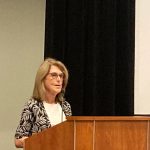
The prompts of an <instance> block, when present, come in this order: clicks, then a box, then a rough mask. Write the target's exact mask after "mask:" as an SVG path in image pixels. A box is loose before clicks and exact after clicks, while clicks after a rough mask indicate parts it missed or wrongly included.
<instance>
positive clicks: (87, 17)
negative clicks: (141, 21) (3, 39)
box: [44, 0, 135, 116]
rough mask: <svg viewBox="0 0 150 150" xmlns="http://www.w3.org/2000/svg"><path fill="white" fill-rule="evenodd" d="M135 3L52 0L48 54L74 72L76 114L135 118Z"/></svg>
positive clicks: (71, 98) (69, 95) (71, 97)
mask: <svg viewBox="0 0 150 150" xmlns="http://www.w3.org/2000/svg"><path fill="white" fill-rule="evenodd" d="M134 30H135V0H47V1H46V23H45V54H44V57H45V58H46V57H54V58H57V59H59V60H61V61H63V62H64V64H65V65H66V66H67V68H68V69H69V74H70V77H69V83H68V87H67V90H66V94H65V96H66V99H67V100H68V102H70V104H71V106H72V111H73V115H79V116H81V115H84V116H92V115H95V116H98V115H103V116H106V115H109V116H110V115H117V116H118V115H133V114H134V34H135V31H134Z"/></svg>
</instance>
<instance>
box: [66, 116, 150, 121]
mask: <svg viewBox="0 0 150 150" xmlns="http://www.w3.org/2000/svg"><path fill="white" fill-rule="evenodd" d="M67 120H68V121H69V120H77V121H78V120H80V121H81V120H83V121H84V120H89V121H90V120H95V121H98V120H101V121H102V120H107V121H108V120H114V121H115V120H116V121H117V120H135V121H140V120H150V116H148V115H140V116H70V117H67Z"/></svg>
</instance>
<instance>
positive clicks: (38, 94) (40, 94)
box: [32, 58, 69, 101]
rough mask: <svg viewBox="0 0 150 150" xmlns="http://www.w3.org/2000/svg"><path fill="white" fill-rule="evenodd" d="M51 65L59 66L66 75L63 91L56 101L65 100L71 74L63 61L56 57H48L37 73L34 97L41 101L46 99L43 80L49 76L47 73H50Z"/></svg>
mask: <svg viewBox="0 0 150 150" xmlns="http://www.w3.org/2000/svg"><path fill="white" fill-rule="evenodd" d="M51 66H57V67H58V68H59V69H60V70H61V71H62V73H63V75H64V77H63V84H62V91H61V92H60V93H59V94H58V95H57V96H56V101H63V100H64V98H63V96H64V93H65V89H66V86H67V83H68V76H69V75H68V70H67V68H66V66H65V65H64V64H63V63H62V62H61V61H59V60H56V59H54V58H46V59H45V60H44V62H43V63H42V64H41V65H40V67H39V69H38V71H37V74H36V78H35V84H34V89H33V95H32V97H33V98H35V99H37V100H40V101H43V100H44V93H45V87H44V82H43V81H44V79H45V77H46V76H47V74H48V73H49V70H50V68H51Z"/></svg>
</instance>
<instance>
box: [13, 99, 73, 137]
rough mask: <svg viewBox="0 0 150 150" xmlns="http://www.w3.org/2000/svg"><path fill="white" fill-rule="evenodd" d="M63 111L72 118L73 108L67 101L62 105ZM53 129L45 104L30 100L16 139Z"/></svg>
mask: <svg viewBox="0 0 150 150" xmlns="http://www.w3.org/2000/svg"><path fill="white" fill-rule="evenodd" d="M61 106H62V110H63V112H64V114H65V115H66V116H71V115H72V111H71V106H70V104H69V103H68V102H67V101H64V102H63V103H62V105H61ZM49 127H51V123H50V120H49V118H48V115H47V113H46V110H45V108H44V105H43V102H42V101H38V100H35V99H33V98H32V99H30V100H29V101H28V102H27V103H26V104H25V106H24V109H23V111H22V114H21V119H20V123H19V125H18V127H17V129H16V133H15V138H16V139H19V138H22V137H23V136H31V135H32V134H33V133H38V132H41V131H42V130H43V129H46V128H49Z"/></svg>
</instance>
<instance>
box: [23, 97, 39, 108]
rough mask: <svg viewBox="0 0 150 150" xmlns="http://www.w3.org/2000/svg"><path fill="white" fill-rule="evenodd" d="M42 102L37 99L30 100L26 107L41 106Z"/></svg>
mask: <svg viewBox="0 0 150 150" xmlns="http://www.w3.org/2000/svg"><path fill="white" fill-rule="evenodd" d="M40 104H41V101H39V100H37V99H35V98H30V99H29V100H28V101H27V102H26V103H25V106H33V105H40Z"/></svg>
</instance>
